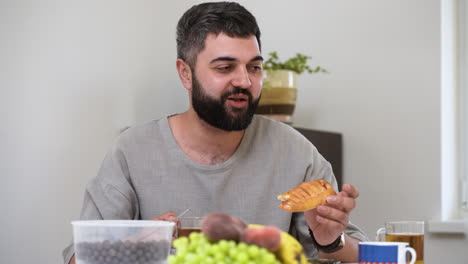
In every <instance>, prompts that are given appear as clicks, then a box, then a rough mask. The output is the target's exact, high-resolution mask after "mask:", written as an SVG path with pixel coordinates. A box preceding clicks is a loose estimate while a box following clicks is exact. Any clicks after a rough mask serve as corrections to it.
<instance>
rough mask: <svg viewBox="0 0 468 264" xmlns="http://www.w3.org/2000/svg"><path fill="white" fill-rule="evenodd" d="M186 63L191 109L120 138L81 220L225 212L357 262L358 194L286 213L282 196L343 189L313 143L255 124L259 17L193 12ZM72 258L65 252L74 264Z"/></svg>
mask: <svg viewBox="0 0 468 264" xmlns="http://www.w3.org/2000/svg"><path fill="white" fill-rule="evenodd" d="M177 53H178V59H177V61H176V68H177V71H178V73H179V77H180V79H181V82H182V85H183V86H184V87H185V89H187V91H188V94H189V97H190V102H191V104H190V107H189V109H188V110H187V111H186V112H184V113H181V114H176V115H172V116H169V117H167V118H161V119H159V120H156V121H153V122H150V123H147V124H144V125H140V126H136V127H133V128H130V129H128V130H127V131H125V132H124V133H123V134H122V135H121V137H120V138H119V140H118V141H117V143H116V145H115V146H114V147H113V149H112V150H111V151H110V153H109V154H108V155H107V157H106V158H105V160H104V162H103V165H102V167H101V169H100V171H99V173H98V175H97V177H96V178H95V179H93V180H92V181H91V183H90V184H89V185H88V186H87V189H86V193H85V199H84V204H83V209H82V213H81V218H82V219H160V220H167V221H174V222H177V221H178V220H177V217H176V213H180V212H182V211H184V210H185V209H187V208H190V209H191V210H190V213H191V214H192V216H204V215H207V214H209V213H211V212H225V213H228V214H230V215H233V216H235V217H238V218H241V219H242V220H244V221H245V222H247V223H256V224H263V225H275V226H277V227H279V228H280V229H282V230H284V231H289V232H290V233H291V234H293V235H294V236H295V237H296V238H297V239H298V240H299V241H300V242H301V243H302V244H303V245H304V248H305V250H306V253H307V254H308V255H309V256H314V257H316V256H317V250H316V249H317V248H318V249H319V251H318V256H319V257H322V258H334V259H339V260H341V261H343V262H355V261H357V255H358V249H357V244H358V241H359V240H365V239H366V238H365V236H364V235H363V234H362V232H360V231H359V229H357V228H356V227H354V226H353V225H351V224H349V221H348V219H349V214H350V212H351V211H352V210H353V208H354V207H355V199H356V198H357V197H358V191H357V190H356V189H355V188H354V187H353V186H352V185H349V184H347V185H344V186H343V191H342V192H340V193H338V195H336V196H332V197H329V198H328V203H329V205H327V206H319V207H318V208H317V209H314V210H310V211H307V212H305V213H289V212H286V211H283V210H281V209H278V208H277V205H278V204H279V202H278V201H277V200H276V196H277V195H278V194H280V193H283V192H285V191H287V190H289V189H291V188H293V187H295V186H297V185H298V184H299V183H301V182H304V181H310V180H314V179H319V178H321V179H325V180H326V181H328V182H330V183H332V184H333V186H334V188H335V189H337V186H336V180H335V178H334V176H333V172H332V169H331V166H330V164H329V163H328V162H327V161H326V160H325V159H324V158H323V157H322V156H321V155H320V154H319V153H318V152H317V150H316V149H315V147H314V146H313V145H312V144H311V143H310V142H309V141H308V140H307V139H305V138H304V137H303V136H301V135H300V134H299V133H298V132H296V131H295V130H294V129H293V128H291V127H289V126H287V125H284V124H282V123H279V122H275V121H272V120H269V119H266V118H264V117H261V116H256V115H254V112H255V108H256V107H257V104H258V101H259V98H260V93H261V87H262V61H263V58H262V56H261V47H260V30H259V28H258V26H257V23H256V20H255V18H254V17H253V16H252V14H250V13H249V12H248V11H247V10H246V9H245V8H244V7H242V6H240V5H239V4H237V3H227V2H221V3H204V4H200V5H196V6H193V7H192V8H191V9H189V10H188V11H187V12H186V13H185V14H184V15H183V16H182V18H181V19H180V20H179V23H178V25H177ZM158 215H159V217H156V218H155V216H158ZM343 241H344V245H343ZM72 255H73V250H72V247H71V246H70V247H69V248H67V249H65V250H64V258H65V263H68V262H69V260H70V258H72ZM71 263H74V259H72V261H71Z"/></svg>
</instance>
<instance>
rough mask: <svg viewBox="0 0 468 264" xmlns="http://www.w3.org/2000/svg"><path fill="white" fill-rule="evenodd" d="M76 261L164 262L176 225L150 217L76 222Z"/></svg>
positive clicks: (94, 263)
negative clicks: (149, 218) (144, 218)
mask: <svg viewBox="0 0 468 264" xmlns="http://www.w3.org/2000/svg"><path fill="white" fill-rule="evenodd" d="M72 225H73V242H74V247H75V258H76V263H77V264H117V263H118V264H127V263H128V264H130V263H131V264H136V263H141V264H163V263H167V262H166V260H167V257H168V255H169V251H170V249H171V242H172V233H173V230H174V226H175V224H174V223H172V222H166V221H150V220H147V221H146V220H92V221H73V222H72Z"/></svg>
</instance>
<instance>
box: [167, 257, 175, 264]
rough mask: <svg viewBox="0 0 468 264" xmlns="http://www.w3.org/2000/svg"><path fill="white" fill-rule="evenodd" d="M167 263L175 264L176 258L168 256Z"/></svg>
mask: <svg viewBox="0 0 468 264" xmlns="http://www.w3.org/2000/svg"><path fill="white" fill-rule="evenodd" d="M167 262H169V264H177V257H176V256H175V255H170V256H169V257H167Z"/></svg>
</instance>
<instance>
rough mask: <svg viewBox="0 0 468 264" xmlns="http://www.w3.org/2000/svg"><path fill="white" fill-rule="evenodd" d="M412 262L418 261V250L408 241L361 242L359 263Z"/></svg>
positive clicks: (397, 263)
mask: <svg viewBox="0 0 468 264" xmlns="http://www.w3.org/2000/svg"><path fill="white" fill-rule="evenodd" d="M407 253H409V254H410V255H411V260H409V263H410V264H414V263H415V261H416V251H415V250H414V249H413V248H412V247H409V246H408V243H406V242H359V264H381V263H382V264H406V255H407Z"/></svg>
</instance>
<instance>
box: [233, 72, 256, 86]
mask: <svg viewBox="0 0 468 264" xmlns="http://www.w3.org/2000/svg"><path fill="white" fill-rule="evenodd" d="M232 85H233V86H236V87H240V88H244V89H248V88H250V86H252V82H251V81H250V76H249V72H248V71H247V69H245V68H242V67H239V69H238V70H237V71H236V73H235V76H234V78H233V79H232Z"/></svg>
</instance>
